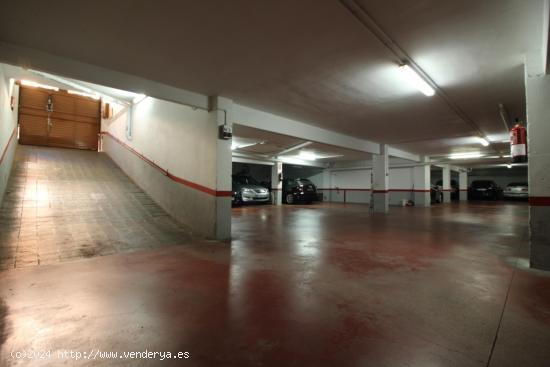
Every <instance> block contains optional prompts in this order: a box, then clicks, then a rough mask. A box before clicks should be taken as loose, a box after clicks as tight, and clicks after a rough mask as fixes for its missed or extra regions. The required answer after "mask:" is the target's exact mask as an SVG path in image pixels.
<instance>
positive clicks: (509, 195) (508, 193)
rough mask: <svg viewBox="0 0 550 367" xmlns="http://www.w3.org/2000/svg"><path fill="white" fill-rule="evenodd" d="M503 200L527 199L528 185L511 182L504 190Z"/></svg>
mask: <svg viewBox="0 0 550 367" xmlns="http://www.w3.org/2000/svg"><path fill="white" fill-rule="evenodd" d="M503 194H504V198H506V199H528V198H529V185H528V184H527V182H512V183H509V184H508V186H506V188H505V189H504V192H503Z"/></svg>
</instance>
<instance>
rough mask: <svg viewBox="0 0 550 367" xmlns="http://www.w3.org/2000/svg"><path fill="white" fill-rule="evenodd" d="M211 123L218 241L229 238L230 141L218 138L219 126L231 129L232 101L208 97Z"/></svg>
mask: <svg viewBox="0 0 550 367" xmlns="http://www.w3.org/2000/svg"><path fill="white" fill-rule="evenodd" d="M210 110H211V112H210V113H211V115H212V121H213V123H214V124H215V126H216V134H218V138H217V139H216V201H215V202H216V204H215V205H216V225H215V227H216V230H215V237H216V239H218V240H228V239H230V238H231V173H232V162H231V139H227V140H223V139H220V137H219V130H218V128H219V126H221V125H224V124H227V125H229V126H230V127H232V121H233V101H232V100H230V99H227V98H224V97H217V96H214V97H210Z"/></svg>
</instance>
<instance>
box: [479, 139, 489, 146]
mask: <svg viewBox="0 0 550 367" xmlns="http://www.w3.org/2000/svg"><path fill="white" fill-rule="evenodd" d="M477 141H478V142H479V144H481V145H483V146H484V147H488V146H489V141H488V140H487V139H485V138H482V137H481V136H479V137H478V138H477Z"/></svg>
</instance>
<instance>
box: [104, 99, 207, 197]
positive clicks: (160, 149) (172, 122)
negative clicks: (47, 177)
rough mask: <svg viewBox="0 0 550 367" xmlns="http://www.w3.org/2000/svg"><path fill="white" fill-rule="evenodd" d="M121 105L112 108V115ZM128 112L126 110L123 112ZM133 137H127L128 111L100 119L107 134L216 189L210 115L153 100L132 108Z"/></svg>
mask: <svg viewBox="0 0 550 367" xmlns="http://www.w3.org/2000/svg"><path fill="white" fill-rule="evenodd" d="M120 110H124V109H123V108H122V106H120V105H115V114H114V115H115V116H116V115H117V113H118V112H119V111H120ZM126 111H127V110H126ZM132 113H133V132H132V138H131V139H128V138H127V137H126V122H127V120H128V116H127V115H128V112H123V113H122V114H120V115H119V116H116V117H118V118H116V119H113V120H102V122H101V126H102V131H108V132H110V133H111V134H113V135H115V136H116V137H117V138H119V139H121V140H123V141H124V142H125V143H126V144H128V145H129V146H131V147H132V148H134V149H136V150H137V151H138V152H139V153H141V154H143V155H144V156H146V157H147V158H149V159H151V160H153V161H154V162H155V163H157V164H158V165H159V166H161V167H163V168H165V169H167V170H168V171H169V172H170V173H173V174H174V175H176V176H178V177H181V178H184V179H188V180H190V181H193V182H195V183H198V184H200V185H203V186H207V187H209V188H212V189H215V188H216V174H215V173H216V151H215V150H214V149H212V147H213V146H215V143H216V130H215V127H214V126H213V125H212V124H210V116H209V113H208V112H206V111H204V110H193V109H192V108H191V107H187V106H184V105H180V104H177V103H173V102H166V101H162V100H159V99H155V98H151V97H148V98H145V99H144V100H143V101H141V102H140V103H139V104H137V105H134V107H133V111H132Z"/></svg>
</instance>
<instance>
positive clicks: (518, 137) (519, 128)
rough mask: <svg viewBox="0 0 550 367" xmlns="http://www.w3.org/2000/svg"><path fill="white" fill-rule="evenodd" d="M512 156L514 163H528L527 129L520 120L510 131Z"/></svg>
mask: <svg viewBox="0 0 550 367" xmlns="http://www.w3.org/2000/svg"><path fill="white" fill-rule="evenodd" d="M510 154H511V155H512V162H514V163H524V162H527V129H526V128H525V127H524V126H523V125H522V124H521V123H520V122H519V120H518V119H516V125H515V126H514V127H513V128H512V130H510Z"/></svg>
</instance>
